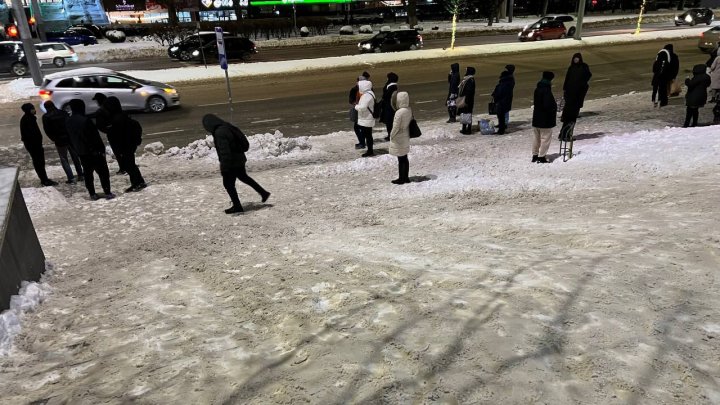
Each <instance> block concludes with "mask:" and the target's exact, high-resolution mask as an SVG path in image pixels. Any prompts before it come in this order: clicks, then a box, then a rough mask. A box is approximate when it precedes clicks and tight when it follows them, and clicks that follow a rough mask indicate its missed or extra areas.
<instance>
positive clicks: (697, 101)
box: [683, 65, 711, 128]
mask: <svg viewBox="0 0 720 405" xmlns="http://www.w3.org/2000/svg"><path fill="white" fill-rule="evenodd" d="M705 69H706V68H705V65H695V66H694V67H693V77H692V79H691V78H687V79H685V86H687V94H685V105H686V106H687V110H686V113H685V124H684V125H683V128H687V127H689V126H690V127H695V126H697V123H698V115H699V113H700V111H699V109H700V108H701V107H704V106H705V103H706V102H707V88H708V87H710V83H711V79H710V76H708V74H707V73H705ZM691 121H692V122H691Z"/></svg>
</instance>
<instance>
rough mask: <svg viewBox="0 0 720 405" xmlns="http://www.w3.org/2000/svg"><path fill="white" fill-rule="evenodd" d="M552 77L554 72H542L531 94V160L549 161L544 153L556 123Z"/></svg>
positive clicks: (548, 145)
mask: <svg viewBox="0 0 720 405" xmlns="http://www.w3.org/2000/svg"><path fill="white" fill-rule="evenodd" d="M554 78H555V74H554V73H553V72H543V74H542V79H541V80H540V82H538V84H537V88H536V89H535V94H534V96H533V117H532V126H533V132H534V142H533V147H532V161H533V162H538V163H549V161H548V160H547V158H546V157H545V155H546V154H547V151H548V148H550V141H551V140H552V129H553V128H554V127H555V126H556V125H557V122H556V120H557V118H556V116H557V102H556V101H555V96H553V93H552V80H553V79H554Z"/></svg>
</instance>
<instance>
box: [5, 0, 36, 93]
mask: <svg viewBox="0 0 720 405" xmlns="http://www.w3.org/2000/svg"><path fill="white" fill-rule="evenodd" d="M12 8H13V12H14V13H15V22H16V23H17V27H18V31H19V33H20V39H21V40H22V44H23V51H24V52H25V58H26V59H27V64H28V66H29V67H30V75H32V79H33V83H35V85H36V86H40V85H41V84H42V82H43V76H42V72H41V71H40V62H39V61H38V58H37V54H36V53H35V44H34V43H33V40H32V35H30V26H29V25H28V22H27V18H25V10H24V9H23V5H22V3H20V0H12Z"/></svg>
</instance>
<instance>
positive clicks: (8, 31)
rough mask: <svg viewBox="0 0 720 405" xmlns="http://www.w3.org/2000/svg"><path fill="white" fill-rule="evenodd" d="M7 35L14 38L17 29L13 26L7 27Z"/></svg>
mask: <svg viewBox="0 0 720 405" xmlns="http://www.w3.org/2000/svg"><path fill="white" fill-rule="evenodd" d="M7 33H8V35H9V36H11V37H16V36H17V35H18V30H17V27H16V26H14V25H11V26H9V27H8V29H7Z"/></svg>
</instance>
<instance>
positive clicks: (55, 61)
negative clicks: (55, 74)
mask: <svg viewBox="0 0 720 405" xmlns="http://www.w3.org/2000/svg"><path fill="white" fill-rule="evenodd" d="M53 65H55V66H57V67H59V68H61V67H64V66H65V58H55V59H53Z"/></svg>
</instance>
